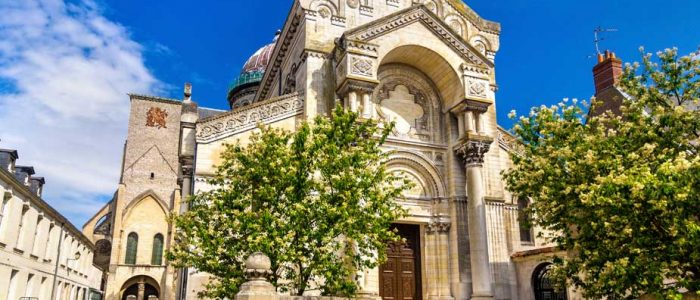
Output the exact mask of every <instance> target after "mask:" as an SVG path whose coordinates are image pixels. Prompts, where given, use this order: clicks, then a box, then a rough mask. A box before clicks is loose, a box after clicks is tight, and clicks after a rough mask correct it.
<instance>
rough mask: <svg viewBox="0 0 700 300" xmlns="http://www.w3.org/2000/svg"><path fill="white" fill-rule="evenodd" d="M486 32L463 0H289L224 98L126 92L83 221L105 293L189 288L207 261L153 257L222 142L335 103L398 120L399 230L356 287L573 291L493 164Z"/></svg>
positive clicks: (456, 293)
mask: <svg viewBox="0 0 700 300" xmlns="http://www.w3.org/2000/svg"><path fill="white" fill-rule="evenodd" d="M275 5H287V4H286V3H276V2H275ZM500 32H501V27H500V24H499V23H496V22H492V21H489V20H485V19H483V18H481V17H480V16H479V14H477V12H475V11H473V10H472V9H471V8H470V7H469V6H467V5H466V4H465V3H464V2H462V1H461V0H294V1H293V5H292V7H291V9H290V11H289V14H288V16H287V19H286V21H285V22H284V25H283V27H282V30H281V31H280V32H279V33H278V35H277V36H276V37H275V38H274V40H273V42H272V43H271V44H269V45H266V46H264V47H262V48H260V49H259V50H258V51H256V52H255V53H254V54H253V56H252V57H250V59H249V60H248V62H247V63H246V64H245V66H244V67H243V69H242V71H241V73H240V76H239V77H238V78H237V79H236V80H235V81H234V82H233V84H232V85H231V87H230V90H229V93H228V95H226V96H227V97H226V98H227V100H228V104H229V105H230V108H231V109H230V110H227V111H220V110H215V109H208V108H203V107H199V106H198V105H197V103H196V102H195V101H194V100H193V97H192V86H191V85H186V87H185V92H184V99H183V100H179V99H167V98H162V97H157V96H147V95H135V94H132V95H129V97H130V100H131V102H130V103H131V109H130V118H129V129H128V135H127V140H126V143H125V145H124V154H123V164H122V170H121V178H120V182H119V185H118V188H117V190H116V193H115V195H114V198H113V199H112V201H111V202H109V203H108V204H107V205H106V206H105V207H104V208H103V209H101V210H100V211H99V212H98V213H97V214H96V215H95V216H94V217H93V218H92V219H91V220H90V221H89V222H88V223H87V224H86V225H85V226H84V228H83V232H84V234H85V235H87V236H88V237H90V238H91V239H92V240H93V242H94V243H95V244H96V248H97V254H96V261H97V262H98V263H99V264H101V266H102V267H103V268H104V270H105V278H106V279H105V285H106V289H105V299H108V300H126V299H129V300H147V299H167V300H171V299H197V292H198V291H200V290H201V289H202V286H203V283H204V282H206V280H208V276H207V274H202V273H200V272H197V271H196V270H192V269H187V270H179V269H176V268H174V267H173V266H171V265H170V264H169V263H168V261H167V260H166V259H165V257H164V252H165V251H166V250H167V249H169V248H170V247H171V246H172V245H173V243H175V242H176V241H174V239H173V231H174V228H173V226H172V224H170V223H169V222H168V218H169V217H170V216H172V215H173V214H177V213H179V212H181V211H185V210H187V206H186V204H185V203H184V201H183V199H185V198H186V197H187V196H189V195H191V194H193V193H197V192H198V191H204V190H208V189H210V188H211V187H209V186H208V184H207V179H208V178H210V177H211V176H212V175H213V174H214V172H215V170H216V168H215V166H216V165H217V164H218V163H219V162H220V155H221V153H222V151H224V149H225V148H224V144H225V143H235V142H236V141H240V142H241V143H243V144H245V143H246V141H247V140H248V138H249V136H250V134H251V132H253V131H254V130H256V125H257V124H260V123H262V124H265V125H267V126H272V127H276V128H284V129H288V130H294V129H295V128H296V127H297V126H298V125H299V124H300V122H302V121H305V120H311V119H312V118H314V117H316V116H319V115H321V116H328V115H330V111H331V110H332V108H333V107H335V105H337V104H340V105H342V106H343V107H344V108H345V109H348V110H351V111H354V112H357V113H359V114H360V115H361V116H362V117H363V118H368V119H369V118H371V119H375V120H378V121H395V122H396V128H395V130H394V132H393V133H392V135H391V136H390V138H389V139H388V141H387V143H386V145H385V147H386V151H388V152H389V153H390V158H389V163H388V166H389V169H390V170H391V171H400V172H403V173H404V174H406V175H407V176H409V177H410V179H411V180H412V181H413V182H414V183H415V187H414V188H412V189H411V190H409V191H407V192H406V193H405V195H403V197H401V198H400V199H396V201H398V202H399V203H401V204H402V205H403V207H405V208H406V209H408V211H409V215H408V217H406V218H405V219H402V220H398V221H397V224H396V226H397V228H399V230H400V233H401V234H402V235H403V236H404V237H405V238H406V240H407V241H408V243H406V244H404V245H403V246H402V247H399V248H397V247H392V248H390V249H389V250H388V251H389V252H388V255H389V259H388V261H387V262H386V263H385V264H384V265H382V266H381V267H379V268H377V269H374V270H363V271H362V272H361V274H359V275H360V276H358V278H359V285H360V287H361V292H362V293H363V295H370V296H371V297H373V298H376V299H379V298H380V297H381V298H383V299H400V300H404V299H413V300H417V299H427V300H452V299H455V300H465V299H477V300H489V299H511V300H535V299H576V298H577V296H576V295H575V294H574V293H572V292H571V291H568V292H555V291H554V289H553V288H552V287H551V286H550V285H549V280H548V278H547V276H548V275H547V271H548V270H549V269H548V263H547V260H548V258H550V257H551V256H552V255H554V254H555V250H554V248H552V247H551V245H547V244H545V241H543V240H542V239H540V238H539V237H538V235H537V234H538V230H537V229H534V230H531V229H527V228H524V227H523V226H521V222H520V221H521V219H522V218H523V216H522V215H521V214H519V211H520V210H522V209H523V208H525V207H526V206H527V205H528V201H527V199H519V198H517V197H514V196H513V195H511V194H510V193H509V192H508V191H507V190H506V189H505V183H504V182H503V181H502V178H501V175H500V174H501V172H502V171H503V170H506V169H508V168H509V166H511V161H510V158H509V153H510V152H511V151H514V148H515V147H514V143H515V139H514V138H513V137H512V136H511V135H509V133H508V132H506V131H505V130H504V129H503V128H501V127H499V126H498V123H497V119H496V108H497V102H496V95H497V90H498V85H497V81H496V67H495V66H496V61H497V59H496V58H497V53H498V49H499V47H500V43H499V35H500ZM251 52H252V51H251ZM223 97H224V95H222V101H223ZM194 98H196V97H194ZM567 294H568V295H567Z"/></svg>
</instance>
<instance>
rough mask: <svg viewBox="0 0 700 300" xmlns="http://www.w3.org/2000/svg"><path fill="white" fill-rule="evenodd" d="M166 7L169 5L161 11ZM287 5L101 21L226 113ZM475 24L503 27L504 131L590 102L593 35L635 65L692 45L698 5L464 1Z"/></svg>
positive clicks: (122, 5)
mask: <svg viewBox="0 0 700 300" xmlns="http://www.w3.org/2000/svg"><path fill="white" fill-rule="evenodd" d="M166 2H167V3H166ZM290 3H291V1H280V0H275V1H243V0H238V1H198V4H197V5H194V4H192V3H191V1H146V3H144V1H138V0H116V1H106V4H107V5H108V6H109V8H110V9H109V10H108V11H107V15H108V16H109V17H110V18H113V19H114V20H116V21H118V22H120V23H122V24H124V25H126V26H127V27H128V28H129V29H130V30H131V32H132V34H133V37H134V38H135V39H136V40H137V41H140V42H142V43H143V44H145V45H154V44H155V45H164V46H166V47H167V48H168V49H169V50H170V52H168V55H163V53H162V52H158V51H153V52H150V53H146V64H147V65H148V66H149V67H151V68H152V69H153V70H154V73H155V75H156V76H157V77H158V78H159V79H161V80H163V81H165V82H167V83H168V84H173V85H177V87H176V90H174V91H172V92H171V96H173V97H177V98H179V97H180V95H179V94H180V91H179V85H180V83H182V82H184V81H188V80H189V81H192V82H193V83H194V85H195V89H196V90H195V98H196V99H197V100H198V101H199V102H200V103H201V104H203V105H206V106H212V107H218V108H226V101H225V96H226V86H227V84H228V82H229V81H230V80H231V79H232V78H233V77H235V75H236V74H237V72H238V71H239V70H240V67H241V65H242V64H243V63H244V62H245V60H246V59H247V58H248V57H249V56H250V54H251V53H253V52H254V51H255V50H256V49H257V48H259V47H260V46H262V45H264V44H266V43H269V42H270V40H271V38H272V35H273V34H274V32H275V30H277V29H279V28H280V27H281V26H282V23H283V22H284V20H285V17H286V15H287V11H288V9H289V6H290ZM467 4H468V5H470V6H471V7H472V8H473V9H474V10H475V11H476V12H477V13H479V14H480V15H481V16H482V17H483V18H486V19H489V20H493V21H497V22H500V23H501V24H502V27H503V34H502V37H501V44H502V47H501V50H500V52H499V53H498V55H497V58H496V63H497V67H496V72H497V80H498V84H499V86H500V91H499V93H498V95H497V101H498V102H497V105H498V107H497V108H498V110H499V116H501V117H502V118H500V120H499V121H501V123H502V124H503V125H506V126H509V125H510V123H509V122H508V121H507V120H506V117H505V116H506V115H507V113H508V112H509V111H510V110H511V109H517V110H518V111H523V112H525V111H529V108H530V107H531V106H534V105H540V104H541V103H551V102H556V101H558V100H561V99H562V98H564V97H570V98H574V97H578V98H584V99H585V98H589V97H590V96H591V95H592V94H593V85H592V75H591V69H592V67H593V65H594V64H595V59H594V58H589V56H591V55H593V54H595V50H594V44H593V39H594V38H593V29H594V28H595V27H596V26H603V27H609V28H616V29H618V30H619V32H616V33H610V34H606V35H605V37H606V40H605V41H603V42H602V44H601V45H602V47H603V48H609V49H612V50H614V51H615V52H616V53H617V54H618V55H619V56H620V57H622V58H623V59H625V60H630V61H634V60H638V58H639V53H638V48H639V46H641V45H644V46H645V47H646V48H647V49H648V50H650V51H653V52H656V51H657V50H661V49H664V48H666V47H673V46H677V47H679V49H680V50H681V52H682V53H683V52H692V51H695V50H696V49H697V48H698V46H700V18H698V15H700V1H696V0H669V1H652V0H641V1H640V0H637V1H631V0H617V1H615V0H614V1H610V0H606V1H600V0H588V1H574V0H502V1H495V0H472V1H469V0H467Z"/></svg>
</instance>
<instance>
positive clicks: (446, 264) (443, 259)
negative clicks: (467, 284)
mask: <svg viewBox="0 0 700 300" xmlns="http://www.w3.org/2000/svg"><path fill="white" fill-rule="evenodd" d="M433 218H434V219H433V221H432V222H431V223H430V224H428V228H427V229H428V230H427V231H428V234H429V235H431V236H432V239H433V241H434V243H435V256H436V258H435V261H434V262H435V265H434V272H435V273H434V276H435V282H436V284H435V287H434V288H433V289H431V290H432V291H433V294H432V295H430V298H431V299H438V300H452V299H454V297H453V296H452V291H451V290H450V255H449V246H450V245H449V236H448V235H449V233H450V227H451V224H450V222H449V221H447V220H444V219H443V218H442V216H440V215H436V216H434V217H433Z"/></svg>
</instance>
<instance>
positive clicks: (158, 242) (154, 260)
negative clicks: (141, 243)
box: [151, 233, 163, 266]
mask: <svg viewBox="0 0 700 300" xmlns="http://www.w3.org/2000/svg"><path fill="white" fill-rule="evenodd" d="M151 264H152V265H154V266H160V265H162V264H163V235H162V234H160V233H159V234H156V236H155V237H153V254H152V256H151Z"/></svg>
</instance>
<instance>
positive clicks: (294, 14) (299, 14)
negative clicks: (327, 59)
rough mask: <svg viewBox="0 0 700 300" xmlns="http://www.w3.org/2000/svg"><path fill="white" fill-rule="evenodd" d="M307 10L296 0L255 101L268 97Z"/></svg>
mask: <svg viewBox="0 0 700 300" xmlns="http://www.w3.org/2000/svg"><path fill="white" fill-rule="evenodd" d="M305 11H306V10H305V9H303V8H302V7H301V5H300V4H299V1H294V4H293V6H292V8H291V10H290V11H289V15H287V20H286V21H285V23H284V24H285V25H284V27H283V29H282V34H281V35H280V37H279V39H278V40H277V44H276V45H275V49H274V50H273V52H272V56H271V59H272V60H271V61H270V63H269V64H268V65H267V69H266V70H265V75H263V79H262V81H261V83H260V89H259V90H258V93H257V95H255V100H254V101H260V99H265V97H267V94H268V92H269V91H270V88H271V87H272V84H273V83H274V81H275V78H277V73H278V72H279V71H280V68H281V67H282V63H283V62H284V59H285V57H287V54H288V53H287V52H288V51H289V50H290V48H291V45H292V42H293V41H294V40H295V39H296V38H297V37H298V34H297V33H298V29H299V27H300V25H301V24H302V23H303V22H304V20H305V18H306V16H305Z"/></svg>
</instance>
